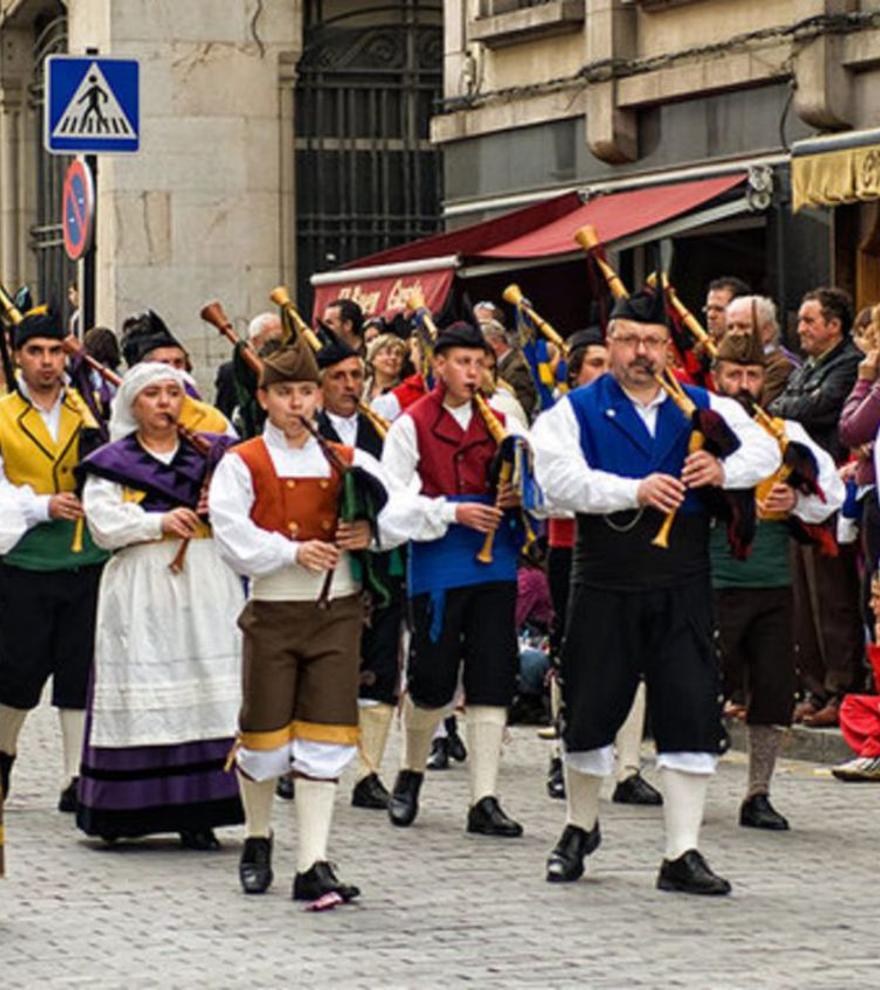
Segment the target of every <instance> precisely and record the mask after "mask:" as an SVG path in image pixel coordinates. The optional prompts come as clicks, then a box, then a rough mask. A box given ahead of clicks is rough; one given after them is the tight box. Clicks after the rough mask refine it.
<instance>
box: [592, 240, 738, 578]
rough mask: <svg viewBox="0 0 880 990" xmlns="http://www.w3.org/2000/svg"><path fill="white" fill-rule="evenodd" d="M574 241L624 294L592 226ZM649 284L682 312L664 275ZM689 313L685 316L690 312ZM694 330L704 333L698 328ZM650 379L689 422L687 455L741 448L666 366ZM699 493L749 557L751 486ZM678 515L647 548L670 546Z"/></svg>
mask: <svg viewBox="0 0 880 990" xmlns="http://www.w3.org/2000/svg"><path fill="white" fill-rule="evenodd" d="M574 239H575V240H576V241H577V242H578V244H580V245H581V247H582V248H583V249H584V250H585V251H586V252H587V254H588V255H590V257H591V258H592V260H593V262H594V263H595V265H596V267H597V269H598V270H599V271H600V272H601V273H602V276H603V277H604V278H605V280H606V282H607V284H608V289H609V291H610V292H611V294H612V296H613V297H614V298H615V299H625V298H628V296H629V293H628V291H627V289H626V286H625V285H624V284H623V281H622V280H621V278H620V276H619V275H618V274H617V272H615V271H614V269H613V268H612V267H611V265H610V264H609V263H608V261H607V260H606V259H605V257H604V256H603V255H602V253H601V243H600V241H599V238H598V236H597V234H596V231H595V229H594V228H593V227H591V226H589V225H588V226H586V227H581V229H580V230H578V231H577V232H576V233H575V235H574ZM648 286H649V288H652V289H653V290H654V291H655V292H657V291H660V292H663V294H664V301H665V302H666V304H667V305H666V310H667V317H668V316H669V307H670V304H671V305H672V306H673V308H675V309H676V312H680V313H681V312H683V313H687V310H686V308H685V306H684V304H683V303H681V301H680V300H678V297H677V296H675V299H676V300H677V302H678V306H677V307H675V304H674V303H671V296H670V291H671V290H672V287H671V286H670V284H669V281H668V279H667V278H666V276H665V274H661V276H660V278H659V279H658V278H657V276H656V275H654V276H652V277H651V278H649V279H648ZM688 316H690V314H689V313H688ZM690 320H691V321H693V322H694V323H696V320H694V318H693V317H692V316H690ZM688 322H690V321H688ZM686 325H687V324H686ZM699 329H700V331H701V332H702V333H703V334H705V331H703V330H702V327H700V328H699ZM706 336H708V335H706ZM654 378H655V379H656V381H657V384H658V385H659V386H660V388H662V389H663V391H664V392H665V393H666V394H667V396H668V397H669V398H670V399H671V400H672V401H673V402H674V403H675V405H676V406H677V407H678V409H679V410H680V411H681V413H682V415H683V416H684V417H685V419H687V421H688V422H689V424H690V428H691V433H690V437H689V439H688V453H689V454H692V453H694V452H696V451H698V450H706V451H707V452H708V453H710V454H712V455H713V456H714V457H717V458H719V459H720V460H723V459H724V458H725V457H728V456H729V455H730V454H732V453H733V452H734V451H735V450H737V449H738V448H739V447H740V440H739V437H737V435H736V434H735V433H734V431H733V430H732V429H731V428H730V427H729V426H728V425H727V423H726V421H725V420H724V417H723V416H721V414H720V413H718V412H716V411H715V410H714V409H710V408H705V409H701V408H700V407H698V406H697V404H696V403H695V402H694V401H693V400H692V399H691V398H690V396H689V395H688V394H687V392H686V391H685V389H684V387H683V385H682V384H681V382H680V381H679V380H678V378H676V376H675V375H674V374H673V373H672V372H671V371H670V370H669V369H668V368H665V369H664V370H663V372H662V373H655V375H654ZM704 495H705V498H706V499H707V500H708V502H709V503H710V506H709V507H710V510H711V511H712V512H714V513H715V514H717V515H718V516H719V517H721V518H723V519H725V521H726V522H727V539H728V542H729V544H730V549H731V553H732V554H733V555H734V557H736V558H737V559H738V560H744V559H745V558H746V557H747V556H748V553H749V549H750V548H751V543H752V540H753V539H754V536H755V499H754V496H753V493H752V491H751V489H750V490H748V491H722V492H716V491H714V490H712V489H709V490H707V491H706V492H705V493H704ZM677 514H678V511H677V510H672V511H671V512H668V513H666V515H665V516H664V518H663V522H662V523H661V525H660V529H659V530H658V531H657V535H656V536H655V537H654V539H653V540H652V541H651V544H652V546H655V547H659V548H660V549H663V550H666V549H668V548H669V537H670V534H671V532H672V527H673V524H674V522H675V518H676V516H677Z"/></svg>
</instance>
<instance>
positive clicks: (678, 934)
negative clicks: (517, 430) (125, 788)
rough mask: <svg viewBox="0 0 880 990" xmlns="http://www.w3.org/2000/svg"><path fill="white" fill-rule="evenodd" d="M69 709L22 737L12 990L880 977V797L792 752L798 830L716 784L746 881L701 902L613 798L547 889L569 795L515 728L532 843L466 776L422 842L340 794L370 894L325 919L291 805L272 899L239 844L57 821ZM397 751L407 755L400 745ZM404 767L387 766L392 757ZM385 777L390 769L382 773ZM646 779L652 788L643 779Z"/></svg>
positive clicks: (517, 774)
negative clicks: (203, 847) (772, 821)
mask: <svg viewBox="0 0 880 990" xmlns="http://www.w3.org/2000/svg"><path fill="white" fill-rule="evenodd" d="M58 745H59V741H58V738H57V730H56V722H55V717H54V715H53V714H52V713H51V712H50V711H49V710H47V709H45V708H43V709H41V710H40V711H39V712H37V713H36V714H35V715H34V716H32V717H31V719H30V720H29V722H28V724H27V725H26V727H25V731H24V734H23V738H22V755H21V756H20V758H19V761H18V764H17V766H16V772H15V777H14V792H13V795H12V797H11V798H10V801H9V803H8V805H7V815H6V825H7V829H6V831H7V863H8V871H7V873H8V875H7V878H6V880H5V881H2V882H0V987H2V988H3V990H7V988H8V990H12V988H20V987H27V988H36V987H40V988H45V987H89V988H123V987H124V988H126V990H140V988H152V987H157V988H158V987H163V988H168V987H171V988H202V987H205V988H207V987H210V988H212V990H222V988H227V987H228V988H239V987H241V988H250V987H254V988H273V987H281V986H297V987H303V986H318V987H331V986H332V987H334V988H337V987H338V988H353V987H371V988H372V987H388V988H397V987H401V988H410V987H442V988H449V987H456V986H473V987H479V988H484V987H485V988H501V987H504V988H516V987H544V988H547V987H585V988H595V990H611V988H614V990H618V988H625V990H635V988H650V990H661V988H662V990H667V988H680V987H686V988H699V990H758V988H772V990H788V988H792V990H793V988H799V990H804V988H809V990H826V988H827V990H831V988H837V987H846V988H847V990H873V988H875V987H877V986H878V983H880V977H878V968H877V935H878V926H880V891H878V887H880V884H878V876H880V870H878V859H880V857H878V845H880V831H878V828H877V825H878V821H880V814H878V804H880V787H875V786H872V785H858V784H849V785H847V784H841V783H839V782H837V781H835V780H834V779H833V778H831V777H830V776H829V774H828V771H827V769H826V770H822V769H821V768H817V767H816V766H814V765H811V764H806V763H797V762H794V761H790V762H786V763H785V764H784V765H783V766H782V768H781V772H780V774H779V777H778V781H777V783H776V788H775V801H776V804H777V805H778V807H779V808H780V810H781V811H783V812H784V813H785V814H787V815H788V816H789V818H790V820H791V822H792V824H793V827H794V830H793V831H792V832H791V833H789V834H783V835H774V834H764V833H756V832H754V831H751V830H746V829H741V828H739V827H738V826H737V824H736V812H737V806H738V802H739V797H740V792H741V789H742V786H743V780H744V769H745V768H744V765H743V757H742V755H741V754H736V753H732V754H729V755H728V756H727V757H726V758H725V759H724V761H723V763H722V767H721V771H720V773H719V775H718V778H717V780H716V781H715V782H714V783H713V785H712V788H711V791H710V804H709V809H708V818H707V824H706V827H705V830H704V835H703V848H704V851H705V852H706V853H707V855H708V857H709V860H710V862H711V863H712V864H713V866H715V868H716V869H717V870H718V871H719V872H721V873H722V874H724V875H725V876H727V877H729V878H730V879H731V881H732V882H733V884H734V895H733V896H732V897H730V898H727V899H722V900H710V901H706V900H703V899H700V898H689V897H685V896H681V895H674V894H664V893H661V892H659V891H657V890H656V889H654V880H655V875H656V870H657V866H658V863H659V860H660V856H661V853H662V830H661V819H660V813H659V811H658V810H657V809H627V808H625V807H620V806H617V805H612V804H610V803H609V802H603V805H602V810H601V816H602V827H603V833H604V844H603V846H602V848H601V849H600V850H599V851H598V852H597V853H596V855H595V856H594V857H593V858H592V860H591V863H590V867H589V869H588V874H587V877H586V878H585V879H584V880H582V881H580V882H579V883H576V884H573V885H570V886H564V887H556V886H551V885H549V884H547V883H545V882H544V879H543V867H544V860H545V856H546V854H547V851H548V848H549V847H550V845H551V844H552V841H553V839H554V838H555V837H556V835H557V833H558V832H559V830H560V828H561V825H562V815H563V810H562V804H561V802H555V801H551V800H550V799H548V798H547V797H546V796H545V792H544V784H543V776H544V769H545V763H546V758H547V749H546V745H547V744H546V743H543V742H541V741H539V740H538V739H537V738H536V736H535V732H534V730H533V729H531V728H520V727H517V728H516V729H514V730H513V732H512V739H511V742H510V744H509V745H508V746H507V749H506V753H505V760H504V770H503V776H502V781H501V793H502V796H503V799H504V803H505V806H506V807H507V808H508V809H509V810H510V812H511V813H513V814H514V815H515V816H516V817H518V818H519V819H520V820H521V821H522V822H523V824H524V825H525V828H526V835H525V836H524V837H523V838H522V839H521V840H518V841H507V842H505V841H499V840H490V839H485V838H480V837H470V836H467V835H466V834H465V833H464V831H463V825H464V813H465V807H466V804H467V774H466V771H465V770H464V769H463V768H461V767H456V768H455V769H453V770H450V771H448V772H446V773H440V774H437V773H434V774H430V775H429V778H428V780H427V782H426V786H425V788H424V790H423V796H424V800H423V810H422V814H421V816H420V818H419V820H418V822H417V823H416V825H415V826H414V827H413V828H411V829H409V830H396V829H392V828H391V826H390V825H389V824H388V822H387V819H386V818H385V816H384V815H383V814H382V813H376V812H369V811H358V810H355V809H353V808H351V807H350V806H349V805H348V794H349V790H350V780H349V779H346V780H345V782H344V785H343V787H342V788H341V793H340V795H339V797H340V800H339V802H338V805H337V808H338V814H337V819H336V826H337V827H336V830H335V837H334V840H333V843H332V856H333V858H335V859H336V860H337V861H338V862H339V864H340V874H341V875H342V876H343V877H344V878H345V879H347V880H351V881H353V882H356V883H358V884H360V885H361V887H362V890H363V895H362V898H361V900H360V901H359V902H358V903H357V904H356V905H351V906H347V907H343V908H339V909H337V910H335V911H332V912H327V913H324V914H310V913H306V912H304V911H303V910H302V909H301V907H300V906H299V905H295V904H293V903H292V902H291V901H290V900H289V899H288V898H289V895H290V878H291V876H292V873H293V862H294V854H293V838H294V827H295V826H294V810H293V808H292V807H291V806H289V805H285V804H283V803H282V802H276V807H275V811H276V815H275V828H276V837H277V842H276V855H275V872H276V880H275V885H274V887H273V888H272V889H271V890H270V892H269V893H268V894H267V895H266V896H264V897H250V898H245V897H244V896H243V895H242V894H241V893H240V891H239V888H238V880H237V876H236V866H237V860H238V852H239V842H240V834H239V831H238V830H236V829H230V830H226V831H225V833H221V834H222V838H223V850H222V851H221V852H218V853H207V854H205V853H193V852H186V851H183V850H181V849H179V848H178V847H177V844H176V842H175V841H174V840H173V839H171V838H166V839H158V838H157V839H154V840H149V841H142V842H139V843H132V844H127V845H125V844H120V845H118V846H115V847H106V846H104V845H103V844H101V843H100V842H96V841H92V840H89V839H86V838H84V837H82V836H81V835H80V834H79V833H78V832H77V831H76V830H75V828H74V826H73V824H72V822H71V819H70V818H69V817H68V816H62V815H60V814H59V813H58V812H56V811H55V810H54V804H55V801H56V799H57V789H58V788H57V780H56V768H57V766H58V764H59V758H58ZM395 755H396V744H395ZM389 765H390V764H389ZM389 776H390V774H389ZM647 776H648V777H651V776H653V773H652V771H651V770H648V772H647Z"/></svg>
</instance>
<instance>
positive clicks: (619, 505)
mask: <svg viewBox="0 0 880 990" xmlns="http://www.w3.org/2000/svg"><path fill="white" fill-rule="evenodd" d="M531 446H532V451H533V453H534V456H535V473H536V475H537V478H538V484H539V485H540V486H541V489H542V490H543V492H544V497H545V499H546V501H547V512H548V513H549V514H550V515H552V514H554V513H555V512H557V511H560V510H562V511H568V512H584V513H588V514H593V515H599V514H604V513H606V512H619V511H621V510H623V509H636V508H638V504H639V502H638V489H639V483H640V479H638V478H622V477H620V475H617V474H612V473H610V472H608V471H599V470H596V469H595V468H592V467H590V465H589V464H588V463H587V459H586V458H585V457H584V454H583V450H582V449H581V440H580V428H579V426H578V423H577V419H576V418H575V415H574V410H573V409H572V407H571V402H570V401H569V400H568V398H563V399H560V401H559V402H557V403H556V404H555V405H553V406H551V407H550V409H548V410H547V411H546V412H543V413H541V415H540V416H538V418H537V420H535V423H534V425H533V426H532V432H531Z"/></svg>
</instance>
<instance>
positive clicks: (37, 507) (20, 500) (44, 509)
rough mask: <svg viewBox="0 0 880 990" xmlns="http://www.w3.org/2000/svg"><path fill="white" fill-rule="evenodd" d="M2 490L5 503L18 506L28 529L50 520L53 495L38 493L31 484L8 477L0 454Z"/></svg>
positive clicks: (0, 489)
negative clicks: (14, 482)
mask: <svg viewBox="0 0 880 990" xmlns="http://www.w3.org/2000/svg"><path fill="white" fill-rule="evenodd" d="M0 491H2V493H3V496H4V499H3V501H4V504H10V505H15V506H16V508H17V511H18V512H19V513H20V515H21V518H23V519H24V522H25V526H26V527H27V529H32V528H33V527H34V526H37V525H38V524H39V523H44V522H48V521H49V499H50V498H51V497H52V496H51V495H37V493H36V492H35V491H34V490H33V488H31V486H30V485H14V484H13V483H12V482H11V481H10V480H9V478H7V477H6V471H5V470H4V468H3V455H2V454H0Z"/></svg>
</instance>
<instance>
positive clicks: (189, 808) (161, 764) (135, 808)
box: [76, 739, 244, 840]
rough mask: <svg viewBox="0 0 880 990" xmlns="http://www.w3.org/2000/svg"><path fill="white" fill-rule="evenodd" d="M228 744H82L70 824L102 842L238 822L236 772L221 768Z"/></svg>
mask: <svg viewBox="0 0 880 990" xmlns="http://www.w3.org/2000/svg"><path fill="white" fill-rule="evenodd" d="M232 744H233V740H232V739H210V740H203V741H200V742H191V743H181V744H178V745H173V746H133V747H131V748H129V749H109V748H104V747H97V746H91V745H89V743H88V742H87V743H86V746H85V749H84V752H83V760H82V767H81V769H80V779H79V810H78V811H77V815H76V823H77V826H78V827H79V828H80V829H82V831H83V832H85V833H86V834H87V835H97V836H101V838H104V839H108V840H110V839H119V838H134V837H136V836H141V835H151V834H156V833H159V832H186V831H198V830H201V829H208V828H216V827H217V826H220V825H238V824H240V823H241V822H242V821H244V813H243V811H242V807H241V800H240V798H239V794H238V783H237V781H236V776H235V773H227V772H226V771H224V764H225V762H226V757H227V755H228V753H229V750H230V749H231V748H232Z"/></svg>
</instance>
